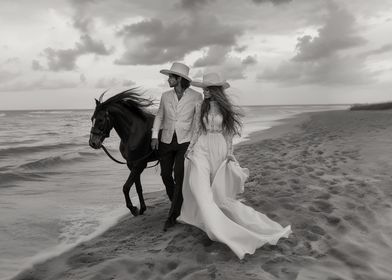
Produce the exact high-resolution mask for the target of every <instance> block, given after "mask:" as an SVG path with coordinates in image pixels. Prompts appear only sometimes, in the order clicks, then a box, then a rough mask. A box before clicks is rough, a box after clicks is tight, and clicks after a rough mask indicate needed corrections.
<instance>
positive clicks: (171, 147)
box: [151, 62, 203, 231]
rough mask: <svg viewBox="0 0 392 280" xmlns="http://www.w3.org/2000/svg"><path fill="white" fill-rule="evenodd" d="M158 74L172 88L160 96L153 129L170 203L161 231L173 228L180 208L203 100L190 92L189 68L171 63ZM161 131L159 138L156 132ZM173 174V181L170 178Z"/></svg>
mask: <svg viewBox="0 0 392 280" xmlns="http://www.w3.org/2000/svg"><path fill="white" fill-rule="evenodd" d="M160 73H162V74H164V75H167V76H169V78H168V83H169V86H170V87H171V88H172V89H171V90H169V91H166V92H164V93H163V94H162V98H161V102H160V104H159V109H158V112H157V115H156V117H155V120H154V125H153V128H152V140H151V146H152V148H153V149H158V151H159V157H160V165H161V177H162V181H163V183H164V185H165V187H166V193H167V195H168V196H169V199H170V201H171V208H170V211H169V217H168V219H167V220H166V222H165V226H164V230H165V231H166V230H167V229H168V228H169V227H172V226H174V225H175V223H176V219H177V217H178V216H179V215H180V211H181V206H182V200H183V199H182V182H183V179H184V155H185V152H186V150H187V149H188V146H189V142H190V140H191V136H192V123H193V116H194V113H195V107H196V104H197V103H199V102H201V101H202V99H203V98H202V95H201V93H199V92H197V91H195V90H193V89H190V88H189V85H190V82H191V78H189V77H188V75H189V67H188V66H186V65H185V64H182V63H179V62H174V63H173V65H172V67H171V68H170V70H166V69H164V70H161V71H160ZM160 129H162V135H161V139H160V140H159V141H158V132H159V130H160ZM173 171H174V178H173Z"/></svg>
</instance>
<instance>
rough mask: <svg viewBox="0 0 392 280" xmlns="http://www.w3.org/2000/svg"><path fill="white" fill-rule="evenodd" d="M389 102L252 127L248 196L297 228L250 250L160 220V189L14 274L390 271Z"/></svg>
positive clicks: (246, 148) (302, 275) (37, 277)
mask: <svg viewBox="0 0 392 280" xmlns="http://www.w3.org/2000/svg"><path fill="white" fill-rule="evenodd" d="M391 147H392V111H391V110H389V111H355V112H354V111H330V112H319V113H310V114H302V115H300V116H299V117H296V118H293V119H290V120H287V121H286V122H285V123H284V124H283V125H280V126H277V127H273V128H272V129H269V130H267V131H263V132H257V133H253V134H252V135H251V138H250V140H249V141H247V142H244V143H241V144H239V145H237V147H236V149H235V154H236V156H237V158H238V160H239V162H240V163H241V165H242V166H243V167H247V168H249V171H250V177H249V179H248V182H247V183H246V185H245V192H244V194H243V195H242V197H241V199H242V200H243V202H244V203H246V204H248V205H250V206H252V207H254V208H255V209H256V210H258V211H260V212H263V213H265V214H266V215H268V216H269V217H270V218H272V219H274V220H276V221H277V222H279V223H280V224H282V225H283V226H286V225H289V224H291V226H292V230H293V234H292V235H291V236H290V237H289V238H288V239H282V240H280V241H279V243H278V244H277V246H270V245H266V246H263V247H262V248H260V249H258V250H257V251H256V253H255V254H254V255H247V256H246V257H245V259H244V260H241V261H240V260H238V259H237V257H236V256H235V255H234V253H232V252H231V251H230V249H229V248H228V247H227V246H225V245H224V244H220V243H217V242H212V241H210V240H209V239H208V237H207V236H206V234H204V233H203V232H202V231H200V230H199V229H197V228H194V227H191V226H188V225H183V224H178V225H177V226H176V227H175V228H173V229H170V230H169V231H167V232H164V231H163V230H162V228H163V223H164V221H165V218H166V215H167V213H168V211H169V200H168V198H167V197H166V195H165V194H164V193H163V192H157V193H151V194H147V195H146V203H147V206H148V209H147V211H146V212H145V214H144V215H143V216H139V217H136V218H134V217H132V216H131V214H129V215H128V216H126V217H125V218H124V219H122V220H121V221H120V222H119V223H118V224H117V225H115V226H114V227H112V228H110V229H109V230H108V231H106V232H105V233H104V234H102V235H100V236H98V237H96V238H94V239H92V240H90V241H88V242H85V243H83V244H80V245H78V246H77V247H75V248H74V249H72V250H70V251H68V252H66V253H63V254H62V255H60V256H58V257H55V258H52V259H50V260H47V261H45V262H44V263H40V264H36V265H35V266H34V267H32V268H31V269H28V270H26V271H24V272H23V273H21V274H19V275H18V276H16V277H15V278H14V279H18V280H22V279H23V280H45V279H56V280H61V279H97V280H100V279H101V280H106V279H119V280H120V279H124V280H125V279H188V280H189V279H265V280H269V279H317V280H323V279H325V280H327V279H329V280H338V279H353V280H354V279H355V280H358V279H363V280H373V279H374V280H376V279H377V280H381V279H385V280H387V279H391V275H392V266H391V265H390V260H391V259H392V237H391V236H392V209H391V206H392V188H391V185H392V174H391V170H392V149H391Z"/></svg>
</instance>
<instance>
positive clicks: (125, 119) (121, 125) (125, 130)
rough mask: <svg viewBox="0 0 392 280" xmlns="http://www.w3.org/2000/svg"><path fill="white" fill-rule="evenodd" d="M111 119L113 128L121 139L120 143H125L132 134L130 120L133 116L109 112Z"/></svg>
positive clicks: (117, 111) (116, 111)
mask: <svg viewBox="0 0 392 280" xmlns="http://www.w3.org/2000/svg"><path fill="white" fill-rule="evenodd" d="M111 114H112V118H113V128H114V130H115V131H116V132H117V134H118V136H119V137H120V138H121V141H123V142H125V141H127V139H129V136H130V135H131V133H132V125H133V122H132V120H131V119H132V118H134V117H135V116H133V114H125V113H124V112H121V111H120V110H113V111H112V112H111Z"/></svg>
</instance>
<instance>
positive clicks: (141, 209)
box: [139, 206, 147, 215]
mask: <svg viewBox="0 0 392 280" xmlns="http://www.w3.org/2000/svg"><path fill="white" fill-rule="evenodd" d="M146 209H147V208H146V206H144V207H140V211H139V215H143V213H144V211H146Z"/></svg>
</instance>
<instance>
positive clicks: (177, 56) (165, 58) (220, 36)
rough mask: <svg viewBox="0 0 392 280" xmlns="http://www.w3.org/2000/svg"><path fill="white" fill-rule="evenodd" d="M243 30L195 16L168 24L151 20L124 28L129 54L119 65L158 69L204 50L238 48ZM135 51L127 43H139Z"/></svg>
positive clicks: (215, 20)
mask: <svg viewBox="0 0 392 280" xmlns="http://www.w3.org/2000/svg"><path fill="white" fill-rule="evenodd" d="M242 33H243V30H242V29H241V28H240V27H239V26H231V25H226V24H222V23H221V22H220V21H219V20H218V19H217V17H215V16H209V15H194V16H193V17H190V18H187V19H181V20H177V21H175V22H172V23H168V24H164V23H163V22H162V21H161V20H159V19H148V20H144V21H142V22H139V23H136V24H131V25H127V26H124V27H123V28H122V30H121V31H120V32H119V33H118V35H119V36H123V37H124V45H125V47H126V48H127V50H126V51H125V53H123V55H122V56H121V57H120V58H119V59H117V60H116V61H115V63H116V64H124V65H154V64H164V63H167V62H172V61H175V60H183V58H184V56H185V55H186V54H188V53H190V52H192V51H196V50H200V49H202V48H203V47H211V46H221V47H230V46H234V45H236V37H237V36H239V35H241V34H242ZM137 39H139V40H141V41H139V43H135V45H133V46H132V47H130V46H129V45H130V44H127V42H136V40H137Z"/></svg>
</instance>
